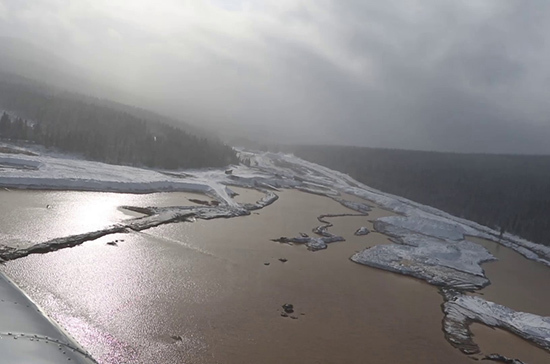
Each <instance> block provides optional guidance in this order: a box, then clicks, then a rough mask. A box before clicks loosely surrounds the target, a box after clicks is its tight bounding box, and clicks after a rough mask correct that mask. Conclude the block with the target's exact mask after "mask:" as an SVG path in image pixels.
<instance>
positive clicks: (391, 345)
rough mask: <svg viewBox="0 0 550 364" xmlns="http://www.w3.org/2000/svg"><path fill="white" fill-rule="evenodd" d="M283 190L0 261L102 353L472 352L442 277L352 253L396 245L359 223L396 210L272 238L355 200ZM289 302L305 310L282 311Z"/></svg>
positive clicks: (123, 359)
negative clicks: (236, 208)
mask: <svg viewBox="0 0 550 364" xmlns="http://www.w3.org/2000/svg"><path fill="white" fill-rule="evenodd" d="M78 193H79V194H80V193H82V192H78ZM239 193H241V196H240V198H241V199H242V200H241V201H246V202H252V201H248V200H255V199H257V197H258V196H259V195H256V191H252V192H246V191H239ZM279 196H280V199H279V200H278V201H277V202H276V203H275V204H273V205H271V206H269V207H266V208H265V209H262V210H260V211H258V212H256V213H253V214H252V215H250V216H246V217H240V218H234V219H220V220H211V221H201V220H199V221H197V222H195V223H179V224H171V225H163V226H160V227H157V228H153V229H149V230H147V231H144V232H141V233H131V234H117V235H115V236H107V237H104V238H101V239H98V240H96V241H93V242H87V243H85V244H83V245H81V246H79V247H76V248H71V249H65V250H61V251H57V252H54V253H49V254H43V255H34V256H29V257H26V258H22V259H19V260H16V261H13V262H8V263H7V264H6V265H5V266H4V267H3V268H2V269H3V271H5V272H6V274H8V275H9V276H10V277H12V279H14V280H15V281H16V282H17V283H19V284H20V285H21V287H22V288H23V289H24V290H25V291H26V292H27V293H28V294H29V295H30V296H31V298H33V299H34V300H35V301H36V302H37V303H38V304H39V305H41V306H42V307H43V308H44V310H45V311H46V312H47V313H48V314H50V315H51V316H52V317H53V318H54V319H56V320H57V321H58V322H60V323H61V324H62V325H63V326H64V327H65V328H66V329H67V330H68V331H69V332H70V333H71V334H72V335H73V336H74V337H75V339H77V340H78V341H79V342H80V343H81V344H82V345H83V346H84V347H86V348H87V349H88V350H90V351H91V353H92V354H93V355H94V356H95V357H96V358H97V359H98V360H99V362H100V363H295V362H300V363H365V362H367V363H368V362H378V363H384V362H388V363H442V362H444V363H451V364H452V363H470V362H471V359H469V358H468V357H467V356H465V355H463V354H461V353H460V352H459V351H458V350H456V349H454V348H453V347H452V346H450V345H449V344H448V343H447V342H446V341H445V339H444V337H443V333H442V330H441V320H442V313H441V307H440V305H441V303H442V298H441V296H440V295H439V294H438V292H437V290H436V288H434V287H432V286H430V285H428V284H425V283H424V282H422V281H419V280H416V279H412V278H408V277H404V276H401V275H397V274H393V273H388V272H385V271H382V270H378V269H374V268H370V267H366V266H361V265H358V264H355V263H353V262H351V261H350V260H349V257H350V256H351V255H352V254H353V253H354V252H355V251H358V250H361V249H363V248H365V247H368V246H372V245H376V244H382V243H388V240H387V237H385V236H383V235H381V234H378V233H371V234H369V235H367V236H362V237H356V236H354V235H353V233H354V232H355V230H356V229H357V228H359V227H361V226H365V227H368V228H369V229H371V228H372V224H371V223H370V222H369V219H371V218H373V217H374V216H384V215H387V214H390V213H389V212H387V211H384V210H380V209H375V210H374V211H373V212H372V214H371V216H369V217H335V218H328V220H329V221H331V222H332V223H333V224H334V225H335V226H334V227H333V228H331V231H332V232H333V233H336V234H341V235H343V236H344V237H345V238H346V240H347V241H345V242H341V243H333V244H331V245H329V248H328V249H327V250H324V251H319V252H309V251H307V250H306V248H305V247H303V246H299V245H294V246H290V245H286V244H279V243H275V242H272V241H270V239H273V238H278V237H280V236H295V235H297V234H298V233H299V232H305V233H310V232H311V229H312V228H313V227H315V226H317V225H319V224H320V223H319V222H318V221H317V216H318V215H320V214H325V213H330V214H337V213H350V212H352V211H350V210H349V209H347V208H345V207H343V206H341V205H340V204H338V203H337V202H335V201H333V200H331V199H328V198H324V197H320V196H316V195H311V194H307V193H302V192H298V191H288V190H286V191H282V192H280V193H279ZM182 197H183V196H182ZM0 198H3V195H2V193H0ZM113 198H115V199H116V198H118V197H116V196H115V197H113ZM31 200H32V198H31ZM119 202H120V201H119V200H116V201H114V202H113V201H111V202H109V203H107V204H109V206H111V207H110V208H109V209H114V210H116V206H117V205H118V204H119ZM40 204H43V200H40ZM124 204H136V205H139V203H126V202H125V203H124ZM146 205H155V204H154V203H147V204H146ZM16 206H17V205H16ZM0 209H2V208H1V207H0ZM42 212H44V211H42ZM46 213H47V212H46ZM119 213H120V211H119ZM5 214H6V211H5V210H3V211H2V216H4V215H5ZM67 216H68V217H69V216H70V214H68V215H67ZM117 216H118V218H125V217H124V216H119V215H117ZM69 220H70V218H69ZM10 221H11V220H10ZM0 224H5V221H2V220H0ZM20 227H21V228H22V227H23V226H21V225H20ZM43 228H45V227H43ZM62 231H65V230H63V229H62ZM39 235H40V234H39ZM115 239H116V240H119V243H118V246H110V245H107V244H106V242H108V241H112V240H115ZM122 240H123V241H122ZM279 258H285V259H288V261H287V262H285V263H283V262H281V261H279ZM266 263H268V265H266ZM284 303H292V304H293V305H294V307H295V316H296V317H297V319H292V318H290V317H286V318H285V317H281V315H280V314H281V311H282V309H281V305H282V304H284ZM514 338H515V337H514ZM496 345H497V346H498V343H497V344H496ZM497 349H498V347H497Z"/></svg>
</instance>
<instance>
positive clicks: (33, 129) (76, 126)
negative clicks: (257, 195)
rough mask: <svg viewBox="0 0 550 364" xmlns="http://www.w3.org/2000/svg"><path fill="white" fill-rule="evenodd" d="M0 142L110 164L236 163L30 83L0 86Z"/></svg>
mask: <svg viewBox="0 0 550 364" xmlns="http://www.w3.org/2000/svg"><path fill="white" fill-rule="evenodd" d="M0 109H4V110H8V111H9V112H11V113H13V114H15V115H16V116H17V117H13V116H11V117H10V116H9V115H2V122H1V123H0V138H5V139H12V140H28V141H31V142H35V143H39V144H43V145H45V146H47V147H54V148H57V149H59V150H61V151H66V152H71V153H77V154H80V155H82V156H84V157H85V158H88V159H92V160H97V161H102V162H107V163H115V164H126V165H139V166H147V167H157V168H168V169H176V168H197V167H218V166H224V165H227V164H229V163H233V162H235V161H236V156H235V153H234V152H233V150H232V149H231V148H230V147H228V146H226V145H224V144H222V143H221V142H219V141H217V140H213V139H206V138H204V137H198V136H195V135H191V134H189V133H187V132H186V131H185V130H183V129H182V128H179V127H176V126H174V125H167V124H166V123H164V121H165V120H163V119H162V117H158V118H156V117H155V114H152V113H145V112H144V113H142V115H143V116H148V118H144V117H138V116H136V114H135V113H129V112H126V111H123V110H121V108H112V107H108V106H105V103H100V102H97V103H96V102H93V99H92V98H90V100H85V99H83V98H82V97H75V96H74V95H73V94H69V93H66V92H60V91H58V90H56V89H53V88H48V87H47V86H44V85H35V84H33V83H32V82H29V81H26V82H15V81H11V80H9V79H5V78H4V79H3V80H0Z"/></svg>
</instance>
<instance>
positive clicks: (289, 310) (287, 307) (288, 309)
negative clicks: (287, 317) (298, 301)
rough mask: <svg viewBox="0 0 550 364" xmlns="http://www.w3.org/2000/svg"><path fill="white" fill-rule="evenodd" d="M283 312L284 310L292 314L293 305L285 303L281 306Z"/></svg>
mask: <svg viewBox="0 0 550 364" xmlns="http://www.w3.org/2000/svg"><path fill="white" fill-rule="evenodd" d="M283 310H285V312H286V313H293V312H294V305H293V304H292V303H285V304H284V305H283Z"/></svg>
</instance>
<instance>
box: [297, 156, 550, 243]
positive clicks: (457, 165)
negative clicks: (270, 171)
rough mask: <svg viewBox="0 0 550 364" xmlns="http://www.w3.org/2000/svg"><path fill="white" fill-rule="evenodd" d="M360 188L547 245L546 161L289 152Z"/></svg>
mask: <svg viewBox="0 0 550 364" xmlns="http://www.w3.org/2000/svg"><path fill="white" fill-rule="evenodd" d="M293 152H294V153H295V154H296V155H297V156H299V157H301V158H304V159H306V160H309V161H311V162H314V163H319V164H322V165H325V166H327V167H329V168H333V169H335V170H338V171H341V172H344V173H347V174H349V175H350V176H351V177H353V178H355V179H356V180H358V181H360V182H363V183H365V184H366V185H368V186H370V187H373V188H376V189H379V190H382V191H384V192H389V193H392V194H395V195H398V196H403V197H406V198H409V199H411V200H413V201H416V202H420V203H422V204H425V205H429V206H433V207H436V208H438V209H441V210H443V211H446V212H448V213H450V214H453V215H455V216H458V217H462V218H466V219H468V220H472V221H475V222H477V223H480V224H483V225H486V226H489V227H491V228H494V229H496V230H497V231H503V232H504V231H506V232H509V233H513V234H516V235H519V236H521V237H523V238H525V239H528V240H531V241H533V242H536V243H539V244H544V245H550V156H544V155H497V154H459V153H437V152H422V151H410V150H396V149H393V150H392V149H377V148H361V147H344V146H341V147H338V146H332V147H330V146H302V147H294V148H293Z"/></svg>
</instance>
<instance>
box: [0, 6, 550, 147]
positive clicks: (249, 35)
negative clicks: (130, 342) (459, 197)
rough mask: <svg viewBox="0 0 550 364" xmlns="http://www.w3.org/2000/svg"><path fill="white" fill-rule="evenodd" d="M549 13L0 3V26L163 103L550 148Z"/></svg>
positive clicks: (399, 137) (384, 138) (337, 131)
mask: <svg viewBox="0 0 550 364" xmlns="http://www.w3.org/2000/svg"><path fill="white" fill-rule="evenodd" d="M69 3H70V5H69ZM548 19H550V1H548V0H529V1H524V0H517V1H511V0H486V1H483V0H461V1H457V0H418V1H417V0H410V1H406V0H401V1H395V0H385V1H380V0H350V1H345V0H335V1H325V0H273V1H271V0H268V1H259V0H258V1H239V0H228V1H223V0H210V1H198V0H196V1H184V0H180V1H175V0H163V1H158V0H157V1H153V0H133V1H127V0H79V1H64V0H32V1H26V0H0V34H2V35H4V36H10V37H18V38H21V39H25V40H27V41H30V42H32V43H34V44H36V45H39V46H41V47H44V48H46V49H49V50H50V51H51V52H52V53H55V54H56V55H58V56H60V57H62V58H65V59H67V60H68V61H70V62H72V63H74V64H77V65H79V66H82V67H84V68H85V69H89V70H92V71H94V72H97V73H99V74H101V75H102V76H103V80H102V82H106V83H111V84H114V85H116V86H117V87H118V88H121V89H124V90H128V91H131V92H132V93H135V94H138V95H140V96H143V97H145V98H147V99H148V100H150V101H149V103H148V105H147V106H148V107H149V106H152V107H154V108H156V109H157V111H158V110H161V111H163V112H164V113H165V114H169V115H172V116H178V115H181V116H182V117H186V118H189V115H193V116H194V118H196V120H201V122H205V123H206V122H211V123H214V122H215V123H220V124H221V126H220V128H219V130H226V129H229V128H237V127H246V128H247V130H248V131H247V132H243V135H247V134H249V135H250V137H257V136H258V135H260V134H264V135H266V137H268V138H271V139H276V140H278V141H287V142H300V141H301V142H307V143H333V144H351V145H364V146H373V147H396V148H414V149H425V150H450V151H463V152H469V151H472V152H473V151H475V152H478V151H481V152H521V153H550V46H549V42H550V21H548ZM188 121H190V120H188Z"/></svg>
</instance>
